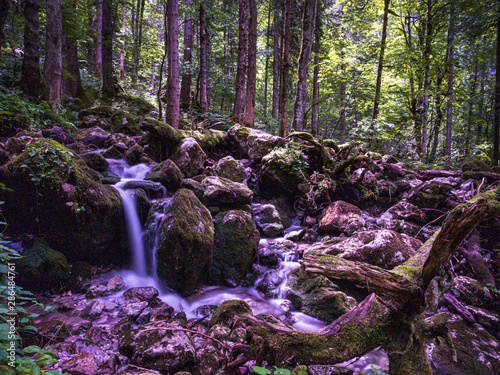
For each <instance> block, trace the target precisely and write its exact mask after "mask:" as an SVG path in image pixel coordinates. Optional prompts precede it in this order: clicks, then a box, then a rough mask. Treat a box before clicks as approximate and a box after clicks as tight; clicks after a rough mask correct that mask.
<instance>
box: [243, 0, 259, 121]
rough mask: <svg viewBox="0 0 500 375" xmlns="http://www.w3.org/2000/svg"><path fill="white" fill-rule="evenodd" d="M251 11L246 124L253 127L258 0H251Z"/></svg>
mask: <svg viewBox="0 0 500 375" xmlns="http://www.w3.org/2000/svg"><path fill="white" fill-rule="evenodd" d="M248 8H249V13H250V19H249V30H248V72H247V74H248V78H247V97H246V102H245V126H249V127H251V128H253V126H254V123H255V94H256V84H257V23H258V19H257V1H256V0H249V2H248Z"/></svg>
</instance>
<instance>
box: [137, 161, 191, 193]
mask: <svg viewBox="0 0 500 375" xmlns="http://www.w3.org/2000/svg"><path fill="white" fill-rule="evenodd" d="M183 178H184V175H183V174H182V172H181V171H180V169H179V168H178V167H177V165H175V163H174V162H173V161H172V160H170V159H168V160H165V161H164V162H161V163H160V164H158V165H157V166H155V167H154V168H153V169H152V170H151V172H150V173H149V174H148V175H147V176H146V180H150V181H155V182H159V183H161V184H162V185H163V186H164V187H165V188H167V190H168V191H176V190H177V189H179V187H180V186H181V184H182V179H183Z"/></svg>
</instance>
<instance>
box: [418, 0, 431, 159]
mask: <svg viewBox="0 0 500 375" xmlns="http://www.w3.org/2000/svg"><path fill="white" fill-rule="evenodd" d="M432 1H433V0H427V2H426V3H427V17H426V36H425V48H424V64H425V69H424V101H423V107H422V154H421V155H420V158H421V160H424V159H425V157H426V155H427V128H428V122H429V120H428V118H429V88H430V85H431V81H430V75H431V51H432V33H433V25H432V22H433V20H432Z"/></svg>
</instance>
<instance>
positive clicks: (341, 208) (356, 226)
mask: <svg viewBox="0 0 500 375" xmlns="http://www.w3.org/2000/svg"><path fill="white" fill-rule="evenodd" d="M364 225H365V220H364V219H363V216H362V214H361V210H360V209H359V208H358V207H356V206H354V205H352V204H350V203H346V202H344V201H336V202H333V203H331V204H330V205H329V206H328V207H327V208H326V209H325V210H324V211H323V213H322V214H321V219H320V222H319V227H318V232H319V233H320V234H340V233H346V234H347V235H352V234H354V232H356V231H358V230H361V229H362V228H363V227H364Z"/></svg>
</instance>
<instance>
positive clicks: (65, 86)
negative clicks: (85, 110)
mask: <svg viewBox="0 0 500 375" xmlns="http://www.w3.org/2000/svg"><path fill="white" fill-rule="evenodd" d="M64 5H65V6H64V7H63V13H62V17H63V24H62V25H63V33H62V35H63V72H64V73H63V80H62V92H63V94H64V95H66V96H67V97H70V98H78V99H82V100H84V99H85V98H86V96H85V91H84V90H83V87H82V80H81V77H80V66H79V64H78V48H77V45H76V43H75V38H74V35H73V34H74V31H73V27H72V26H73V22H74V19H73V18H72V17H73V16H74V14H76V6H77V3H76V0H73V1H72V4H71V6H70V8H71V9H68V6H67V5H68V4H64Z"/></svg>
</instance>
